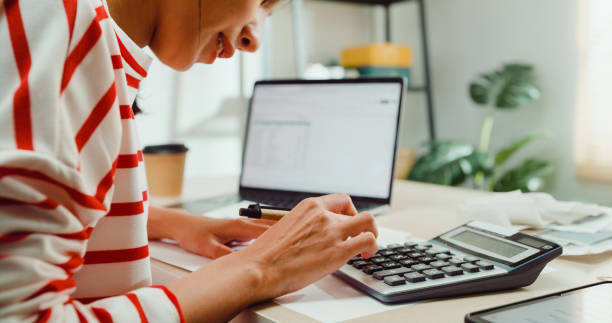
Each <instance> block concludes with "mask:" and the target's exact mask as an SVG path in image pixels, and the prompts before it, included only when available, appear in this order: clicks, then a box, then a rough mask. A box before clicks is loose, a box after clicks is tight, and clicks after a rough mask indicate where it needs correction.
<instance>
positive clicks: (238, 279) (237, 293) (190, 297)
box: [167, 252, 266, 322]
mask: <svg viewBox="0 0 612 323" xmlns="http://www.w3.org/2000/svg"><path fill="white" fill-rule="evenodd" d="M245 260H246V259H244V257H243V255H241V253H240V252H237V253H234V254H230V255H227V256H224V257H222V258H219V259H217V260H215V261H214V262H212V263H210V264H208V265H206V266H204V267H202V268H201V269H199V270H197V271H195V272H193V273H191V274H189V275H186V276H184V277H183V278H181V279H178V280H176V281H174V282H172V283H170V284H169V285H167V287H168V288H169V289H170V290H171V291H172V292H173V293H174V294H175V295H176V297H177V299H178V301H179V304H180V306H181V310H182V311H183V315H184V316H185V319H186V321H187V322H227V321H229V320H231V318H232V317H234V316H235V315H236V314H238V313H239V312H240V311H241V310H242V309H244V308H246V307H247V306H249V305H250V304H253V303H255V302H259V301H261V300H263V299H265V296H264V295H265V291H264V290H263V289H264V287H265V285H266V284H265V283H264V281H265V280H264V279H263V276H264V275H263V272H262V270H261V268H259V267H258V266H257V264H256V263H255V262H251V261H245Z"/></svg>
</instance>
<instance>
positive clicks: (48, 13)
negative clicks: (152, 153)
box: [0, 0, 183, 322]
mask: <svg viewBox="0 0 612 323" xmlns="http://www.w3.org/2000/svg"><path fill="white" fill-rule="evenodd" d="M0 1H1V2H2V6H1V8H0V48H2V50H0V72H1V73H0V75H1V77H0V223H1V225H0V321H4V320H9V321H10V320H15V321H41V322H68V321H74V322H89V321H100V322H156V321H159V322H178V321H183V318H182V314H181V311H180V307H179V304H178V301H177V300H176V297H175V296H174V295H173V294H172V293H171V292H170V291H169V290H167V289H166V288H164V287H163V286H149V285H150V283H151V278H150V277H151V276H150V263H149V250H148V242H147V234H146V222H147V209H148V197H147V191H146V182H145V176H144V170H143V168H144V165H143V161H142V152H141V151H140V143H139V142H138V140H137V136H136V129H135V123H134V114H133V112H132V110H131V108H130V107H131V105H132V103H133V101H134V98H135V95H136V92H137V89H138V87H139V85H140V81H141V80H142V79H143V78H144V77H146V76H147V68H148V66H149V64H150V62H151V58H150V57H148V55H147V54H146V53H144V52H143V50H142V49H140V48H138V46H137V45H136V44H135V43H134V42H133V41H132V40H131V39H129V37H128V36H127V35H126V34H125V33H124V32H123V31H122V30H121V29H120V28H118V27H117V25H116V24H115V23H114V22H113V21H112V19H110V17H109V15H108V9H107V7H106V5H105V3H104V2H102V1H101V0H62V1H60V0H55V1H40V0H0Z"/></svg>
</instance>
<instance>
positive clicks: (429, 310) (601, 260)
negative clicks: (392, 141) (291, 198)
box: [152, 177, 612, 323]
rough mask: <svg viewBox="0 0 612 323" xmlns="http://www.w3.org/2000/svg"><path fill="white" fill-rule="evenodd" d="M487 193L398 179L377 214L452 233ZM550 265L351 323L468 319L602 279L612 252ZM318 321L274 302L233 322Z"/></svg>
mask: <svg viewBox="0 0 612 323" xmlns="http://www.w3.org/2000/svg"><path fill="white" fill-rule="evenodd" d="M237 187H238V185H237V179H236V178H235V177H225V178H211V179H201V180H193V181H189V182H187V183H186V185H185V190H184V194H183V197H182V199H183V200H191V199H197V198H202V197H206V196H212V195H215V194H220V193H221V194H222V193H229V192H232V191H236V190H237ZM484 194H487V193H485V192H479V191H473V190H467V189H461V188H452V187H444V186H437V185H430V184H422V183H415V182H408V181H396V182H395V183H394V187H393V196H392V202H391V209H390V210H389V211H388V212H387V213H385V214H383V215H380V216H378V217H377V223H378V225H379V226H384V227H389V228H393V229H397V230H403V231H407V232H411V233H412V234H414V235H415V236H418V237H423V238H432V237H434V236H437V235H439V234H441V233H443V232H446V231H448V230H450V229H452V228H453V227H456V226H458V225H460V224H462V223H459V222H458V220H457V219H456V216H455V208H456V207H457V206H458V205H459V204H460V203H461V202H463V201H464V200H465V199H466V198H471V197H475V196H479V195H484ZM176 201H177V200H166V201H160V200H155V199H154V200H153V202H154V203H156V204H160V203H164V204H165V203H172V202H176ZM152 264H153V267H154V268H153V269H154V271H158V272H159V271H161V272H164V273H168V274H170V275H173V276H174V277H180V276H181V275H184V274H185V273H186V272H185V271H184V270H182V269H179V268H176V267H172V266H169V265H166V264H164V263H161V262H159V261H156V260H152ZM547 268H550V269H552V270H553V271H552V272H548V273H546V274H542V275H540V277H538V279H537V280H536V281H535V283H533V284H532V285H530V286H527V287H524V288H520V289H516V290H511V291H504V292H495V293H488V294H481V295H474V296H463V297H454V298H449V299H443V300H431V301H425V302H419V303H417V304H413V305H411V306H405V307H401V308H398V309H394V310H391V311H387V312H383V313H378V314H374V315H370V316H365V317H360V318H356V319H352V320H349V321H347V322H354V323H357V322H389V323H392V322H437V323H439V322H463V317H464V315H465V314H467V313H469V312H473V311H476V310H481V309H485V308H489V307H493V306H498V305H502V304H506V303H511V302H515V301H519V300H522V299H525V298H531V297H535V296H540V295H544V294H548V293H552V292H556V291H560V290H564V289H568V288H571V287H576V286H579V285H584V284H587V283H592V282H595V281H597V278H596V277H598V276H601V275H605V274H610V273H611V272H612V252H607V253H604V254H599V255H593V256H581V257H560V258H557V259H555V260H554V261H552V262H551V263H550V264H549V265H548V266H547ZM234 321H235V322H254V321H259V322H317V321H316V320H314V319H312V318H310V317H307V316H305V315H302V314H300V313H296V312H294V311H292V310H289V309H287V308H285V307H282V306H280V305H276V304H275V303H272V302H268V303H265V304H261V305H257V306H254V307H251V308H249V309H247V310H245V311H244V312H243V313H241V315H239V317H237V318H236V319H234V320H233V321H232V322H234Z"/></svg>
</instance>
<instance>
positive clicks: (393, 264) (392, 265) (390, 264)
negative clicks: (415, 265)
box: [381, 261, 401, 269]
mask: <svg viewBox="0 0 612 323" xmlns="http://www.w3.org/2000/svg"><path fill="white" fill-rule="evenodd" d="M381 266H382V267H383V268H385V269H393V268H398V267H401V265H400V264H398V263H397V262H393V261H390V262H385V263H384V264H382V265H381Z"/></svg>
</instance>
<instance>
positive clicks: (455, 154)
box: [408, 141, 493, 186]
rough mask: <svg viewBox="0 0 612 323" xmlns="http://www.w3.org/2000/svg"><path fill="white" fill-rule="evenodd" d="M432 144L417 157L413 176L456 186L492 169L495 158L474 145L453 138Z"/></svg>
mask: <svg viewBox="0 0 612 323" xmlns="http://www.w3.org/2000/svg"><path fill="white" fill-rule="evenodd" d="M428 145H429V151H428V152H427V153H426V154H424V155H422V156H420V157H419V158H418V159H417V160H416V162H415V164H414V166H413V167H412V169H411V171H410V174H408V179H409V180H415V181H420V182H427V183H434V184H441V185H453V186H454V185H460V184H462V183H463V182H465V180H466V179H467V178H469V177H471V176H473V175H474V174H475V173H477V172H479V171H482V172H484V173H486V174H490V173H491V172H492V168H493V160H492V158H491V157H490V156H489V155H488V154H486V153H482V152H479V151H478V150H476V149H474V147H473V146H471V145H468V144H463V143H458V142H452V141H432V142H429V143H428Z"/></svg>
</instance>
